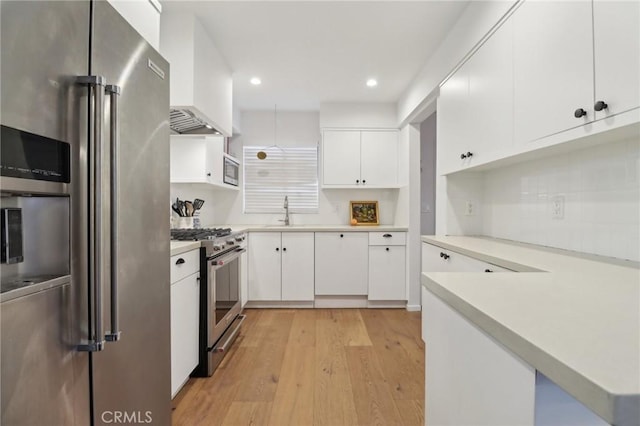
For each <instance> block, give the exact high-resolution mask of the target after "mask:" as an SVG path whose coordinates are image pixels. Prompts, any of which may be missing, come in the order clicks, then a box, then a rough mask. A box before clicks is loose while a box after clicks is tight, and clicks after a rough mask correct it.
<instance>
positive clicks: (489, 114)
mask: <svg viewBox="0 0 640 426" xmlns="http://www.w3.org/2000/svg"><path fill="white" fill-rule="evenodd" d="M468 67H469V68H468V72H469V100H468V105H467V108H468V110H467V112H468V115H467V116H466V117H467V121H465V122H458V124H457V125H458V126H462V127H467V131H468V132H470V133H471V134H468V135H467V136H468V139H467V140H466V141H465V144H464V147H463V149H462V151H463V152H461V153H458V159H460V158H459V157H460V154H462V153H465V154H467V155H468V153H469V152H471V153H472V156H470V157H468V158H465V159H460V164H461V165H462V166H463V167H467V166H471V165H473V164H476V163H484V162H486V161H491V160H492V159H494V158H496V157H498V156H500V155H501V154H502V153H503V152H504V151H506V150H508V149H509V148H510V147H511V146H512V145H513V23H512V21H511V20H509V21H507V22H505V23H504V24H503V25H502V26H501V27H500V29H498V31H496V32H495V33H494V34H493V35H492V36H491V38H489V40H487V41H486V43H485V44H484V45H483V46H482V47H481V48H480V49H479V50H478V51H477V52H476V53H475V54H474V55H473V56H472V57H471V58H470V59H469V64H468Z"/></svg>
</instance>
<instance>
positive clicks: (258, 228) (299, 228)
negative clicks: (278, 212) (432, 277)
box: [207, 225, 408, 232]
mask: <svg viewBox="0 0 640 426" xmlns="http://www.w3.org/2000/svg"><path fill="white" fill-rule="evenodd" d="M207 227H208V228H231V229H232V230H233V231H234V232H406V231H407V229H408V228H407V227H406V226H404V227H403V226H393V225H377V226H351V225H289V226H285V225H213V226H207Z"/></svg>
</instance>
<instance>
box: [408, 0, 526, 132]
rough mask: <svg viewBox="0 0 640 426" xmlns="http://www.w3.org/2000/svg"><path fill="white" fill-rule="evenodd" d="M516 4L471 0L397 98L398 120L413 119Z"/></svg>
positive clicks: (511, 2)
mask: <svg viewBox="0 0 640 426" xmlns="http://www.w3.org/2000/svg"><path fill="white" fill-rule="evenodd" d="M515 3H516V1H514V0H509V1H493V0H492V1H472V2H471V3H470V4H469V6H467V8H466V9H465V11H464V12H463V13H462V15H461V16H460V18H459V19H458V21H457V22H456V24H455V26H454V27H453V28H452V29H451V30H450V31H449V34H448V35H447V37H446V38H445V39H444V41H443V42H442V43H441V44H440V46H439V47H438V49H437V50H436V51H435V53H434V54H433V55H431V57H430V58H429V60H428V61H427V63H426V64H425V65H424V67H423V68H422V70H421V71H420V72H419V73H418V75H417V76H416V78H415V79H414V80H413V82H412V83H411V84H410V85H409V87H408V88H407V90H406V91H405V92H404V94H403V95H402V97H401V98H400V100H399V101H398V117H397V122H398V123H406V122H413V117H411V116H412V114H415V113H416V110H417V109H419V108H420V107H421V105H422V103H423V101H424V100H425V99H426V98H427V97H428V96H429V94H430V93H431V92H433V91H434V89H436V88H437V86H438V85H439V84H440V82H441V81H442V80H443V79H444V78H445V77H446V76H447V75H448V74H449V73H450V72H451V71H452V70H453V69H454V68H455V67H456V66H457V65H458V63H459V62H460V61H461V60H463V58H464V57H465V56H466V55H467V54H468V53H469V52H470V51H471V50H472V49H473V48H474V46H476V44H477V43H478V42H479V41H480V40H482V38H483V37H484V36H485V35H486V34H487V33H488V32H489V31H490V30H491V29H492V28H493V27H494V26H495V25H496V24H497V23H498V21H499V20H500V19H501V18H502V17H503V16H504V14H505V13H506V12H507V11H508V10H509V9H510V8H511V7H512V6H513V5H514V4H515Z"/></svg>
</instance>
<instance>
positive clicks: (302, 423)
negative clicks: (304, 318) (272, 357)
mask: <svg viewBox="0 0 640 426" xmlns="http://www.w3.org/2000/svg"><path fill="white" fill-rule="evenodd" d="M314 326H315V324H314ZM292 333H293V328H292ZM314 335H315V333H314ZM315 350H316V349H315V347H314V346H310V345H297V344H293V345H289V346H287V351H286V352H285V355H284V360H283V361H282V371H281V373H280V380H279V382H278V388H277V390H276V395H275V398H274V400H273V406H272V410H271V416H270V418H269V425H272V426H285V425H291V426H309V425H313V402H314V378H315V374H314V366H315Z"/></svg>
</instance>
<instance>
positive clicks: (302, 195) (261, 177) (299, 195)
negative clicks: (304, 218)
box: [243, 146, 318, 213]
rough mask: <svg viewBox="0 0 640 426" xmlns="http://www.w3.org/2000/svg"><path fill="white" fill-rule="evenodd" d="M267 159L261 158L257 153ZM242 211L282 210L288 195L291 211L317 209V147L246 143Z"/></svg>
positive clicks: (315, 210)
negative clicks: (252, 145)
mask: <svg viewBox="0 0 640 426" xmlns="http://www.w3.org/2000/svg"><path fill="white" fill-rule="evenodd" d="M260 151H264V152H265V153H266V154H267V158H265V159H264V160H260V159H258V157H257V154H258V152H260ZM243 155H244V167H243V169H244V179H243V182H244V191H243V193H244V212H245V213H282V212H283V209H284V207H283V206H284V197H285V195H286V196H288V197H289V211H290V212H291V213H317V212H318V148H317V147H313V148H302V147H295V148H285V149H281V148H279V147H270V148H266V149H265V148H262V147H249V146H245V147H244V150H243Z"/></svg>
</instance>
